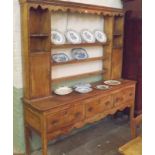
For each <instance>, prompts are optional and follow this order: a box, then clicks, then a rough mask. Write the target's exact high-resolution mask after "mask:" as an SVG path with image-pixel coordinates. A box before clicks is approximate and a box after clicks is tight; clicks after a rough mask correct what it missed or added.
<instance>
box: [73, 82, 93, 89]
mask: <svg viewBox="0 0 155 155" xmlns="http://www.w3.org/2000/svg"><path fill="white" fill-rule="evenodd" d="M79 87H91V84H90V83H82V82H81V83H77V84H76V85H74V86H73V88H79Z"/></svg>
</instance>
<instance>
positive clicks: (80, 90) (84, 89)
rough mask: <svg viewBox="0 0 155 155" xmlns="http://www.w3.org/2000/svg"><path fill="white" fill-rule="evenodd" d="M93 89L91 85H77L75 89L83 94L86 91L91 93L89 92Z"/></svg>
mask: <svg viewBox="0 0 155 155" xmlns="http://www.w3.org/2000/svg"><path fill="white" fill-rule="evenodd" d="M92 90H93V89H92V88H90V87H77V88H75V91H76V92H78V93H82V94H84V93H89V92H91V91H92Z"/></svg>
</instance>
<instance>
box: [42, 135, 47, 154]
mask: <svg viewBox="0 0 155 155" xmlns="http://www.w3.org/2000/svg"><path fill="white" fill-rule="evenodd" d="M47 148H48V142H47V137H46V134H43V135H42V155H47Z"/></svg>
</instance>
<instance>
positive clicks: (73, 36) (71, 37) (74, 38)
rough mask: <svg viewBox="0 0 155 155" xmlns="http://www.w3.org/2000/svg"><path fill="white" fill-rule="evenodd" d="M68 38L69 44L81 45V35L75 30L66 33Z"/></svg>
mask: <svg viewBox="0 0 155 155" xmlns="http://www.w3.org/2000/svg"><path fill="white" fill-rule="evenodd" d="M66 38H67V40H68V42H70V43H72V44H80V43H81V37H80V35H79V34H78V33H77V32H76V31H74V30H68V31H67V32H66Z"/></svg>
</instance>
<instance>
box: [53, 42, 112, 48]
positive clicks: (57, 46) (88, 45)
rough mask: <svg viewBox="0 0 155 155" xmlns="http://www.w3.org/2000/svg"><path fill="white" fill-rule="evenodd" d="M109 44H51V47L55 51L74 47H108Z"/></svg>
mask: <svg viewBox="0 0 155 155" xmlns="http://www.w3.org/2000/svg"><path fill="white" fill-rule="evenodd" d="M108 44H109V42H106V43H99V42H95V43H80V44H63V45H55V44H51V47H52V48H53V49H58V48H72V47H91V46H93V47H94V46H106V45H108Z"/></svg>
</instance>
